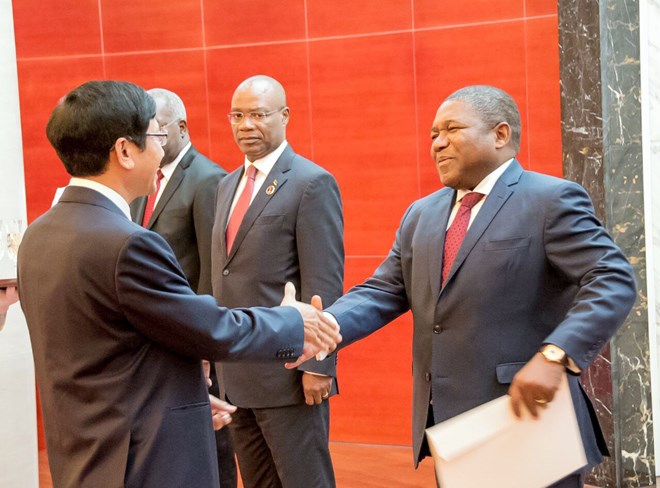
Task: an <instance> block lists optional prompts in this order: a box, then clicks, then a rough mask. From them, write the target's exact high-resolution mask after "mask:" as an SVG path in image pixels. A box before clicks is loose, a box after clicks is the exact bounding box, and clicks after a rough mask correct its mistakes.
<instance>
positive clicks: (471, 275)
mask: <svg viewBox="0 0 660 488" xmlns="http://www.w3.org/2000/svg"><path fill="white" fill-rule="evenodd" d="M455 194H456V192H455V191H454V190H453V189H451V188H443V189H441V190H439V191H437V192H435V193H433V194H431V195H429V196H427V197H425V198H422V199H421V200H418V201H416V202H415V203H413V204H412V205H411V206H410V208H409V209H408V210H407V212H406V213H405V215H404V217H403V220H402V221H401V226H400V228H399V230H398V232H397V235H396V241H395V243H394V246H393V247H392V250H391V251H390V253H389V255H388V257H387V258H386V259H385V261H384V262H383V263H382V264H381V265H380V267H379V268H378V269H377V270H376V271H375V273H374V274H373V276H372V277H371V278H369V279H368V280H367V281H366V282H364V283H363V284H361V285H359V286H357V287H355V288H353V289H352V290H350V291H349V292H348V294H347V295H345V296H344V297H342V298H341V299H339V300H338V301H337V302H336V303H335V304H334V305H332V306H331V307H329V309H328V311H329V312H330V313H332V314H333V315H334V316H335V317H336V318H337V320H338V322H339V324H340V325H341V333H342V336H343V343H342V344H341V346H342V347H345V346H347V345H348V344H350V343H352V342H354V341H357V340H359V339H361V338H363V337H365V336H367V335H369V334H371V333H372V332H374V331H376V330H378V329H379V328H381V327H383V326H384V325H386V324H387V323H389V322H390V321H392V320H393V319H395V318H396V317H398V316H399V315H401V314H402V313H404V312H406V311H407V310H409V309H411V310H412V313H413V317H414V337H413V384H414V394H413V450H414V456H415V462H418V461H419V459H420V454H422V444H423V440H424V428H425V427H426V421H427V417H428V415H427V414H428V411H429V401H430V399H431V397H432V399H433V402H432V403H433V407H432V408H433V418H434V421H435V423H438V422H442V421H443V420H446V419H448V418H450V417H453V416H455V415H457V414H459V413H462V412H464V411H466V410H468V409H470V408H473V407H475V406H477V405H480V404H482V403H484V402H487V401H489V400H492V399H494V398H496V397H499V396H501V395H504V394H506V393H507V390H508V388H509V386H510V383H511V381H512V379H513V376H514V375H515V373H516V372H517V371H518V370H520V368H521V367H522V366H523V365H524V364H525V363H526V362H527V361H529V359H530V358H531V357H532V356H533V355H534V354H535V353H536V352H537V351H538V350H539V348H540V347H541V346H542V345H543V344H545V343H552V344H556V345H557V346H559V347H561V348H562V349H563V350H564V351H566V353H567V354H568V355H569V356H570V357H571V358H572V359H573V360H574V361H575V363H576V364H577V366H578V367H579V368H581V369H582V370H584V369H585V368H587V366H589V364H590V363H591V361H592V360H593V359H594V358H595V357H596V354H597V353H598V351H599V350H600V349H601V348H602V347H603V345H604V344H606V342H607V341H608V340H609V339H610V337H611V336H612V335H613V334H614V332H615V331H616V330H617V328H618V327H619V326H620V325H621V324H622V323H623V321H624V320H625V318H626V316H627V315H628V312H629V311H630V308H631V307H632V304H633V302H634V300H635V295H636V291H635V283H634V280H633V276H632V270H631V267H630V265H629V263H628V261H627V260H626V258H625V257H624V256H623V254H622V253H621V251H620V250H619V248H618V247H617V246H616V245H615V244H614V243H613V242H612V240H611V238H610V236H609V235H608V234H607V232H606V231H605V229H604V228H603V227H602V225H601V224H600V222H599V221H598V220H597V219H596V217H595V216H594V212H593V207H592V204H591V200H590V199H589V196H588V195H587V193H586V192H585V191H584V189H583V188H582V187H580V186H579V185H577V184H575V183H572V182H569V181H566V180H562V179H559V178H554V177H551V176H547V175H541V174H538V173H533V172H528V171H524V170H523V169H522V167H521V166H520V164H519V163H518V162H517V161H515V160H514V161H513V162H512V163H511V165H510V166H509V167H508V168H507V169H506V171H505V172H504V173H503V175H502V176H501V177H500V178H499V180H498V181H497V183H496V184H495V186H494V188H493V190H492V192H491V193H490V194H489V195H488V197H487V198H486V199H485V201H484V203H483V206H482V208H481V209H480V211H479V213H478V214H477V216H476V218H475V219H474V221H473V223H472V225H471V226H470V228H469V230H468V232H467V235H466V237H465V240H464V241H463V244H462V246H461V248H460V250H459V252H458V255H457V257H456V259H455V261H454V263H453V265H452V269H451V271H450V274H449V276H448V278H447V280H446V283H445V284H444V286H442V287H441V282H440V281H441V279H440V275H441V270H442V258H443V246H444V239H445V233H446V228H447V222H448V219H449V216H450V212H451V209H452V206H453V204H454V202H455V198H456V196H455ZM569 383H570V388H571V393H572V396H573V401H574V404H575V409H576V413H577V417H578V422H579V425H580V429H581V432H582V437H583V441H584V445H585V450H586V454H587V459H588V462H589V464H590V465H593V464H596V463H598V462H600V461H601V459H602V458H601V453H602V451H603V450H604V449H605V447H604V443H603V442H602V434H601V432H600V428H599V426H598V422H597V420H596V419H595V415H594V412H593V408H592V406H591V404H590V402H589V400H588V398H587V397H586V395H585V393H584V391H583V390H582V388H581V386H580V384H579V381H578V377H577V376H569Z"/></svg>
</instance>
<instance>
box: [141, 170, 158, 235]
mask: <svg viewBox="0 0 660 488" xmlns="http://www.w3.org/2000/svg"><path fill="white" fill-rule="evenodd" d="M156 174H157V175H158V179H157V180H156V191H155V192H153V193H152V194H151V195H149V196H148V197H147V205H146V206H145V207H144V216H143V217H142V227H146V226H147V225H148V224H149V219H151V216H152V215H153V214H154V207H155V206H156V198H157V197H158V192H159V191H160V182H161V180H162V179H163V172H162V171H161V170H160V169H159V170H158V173H156Z"/></svg>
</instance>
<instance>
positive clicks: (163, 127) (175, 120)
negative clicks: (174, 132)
mask: <svg viewBox="0 0 660 488" xmlns="http://www.w3.org/2000/svg"><path fill="white" fill-rule="evenodd" d="M180 120H181V119H174V120H170V121H169V122H168V123H167V124H165V125H161V126H160V127H159V129H160V130H161V131H162V130H164V129H167V128H168V127H169V126H170V125H172V124H175V123H177V122H179V121H180ZM163 145H165V144H163Z"/></svg>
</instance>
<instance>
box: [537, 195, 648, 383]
mask: <svg viewBox="0 0 660 488" xmlns="http://www.w3.org/2000/svg"><path fill="white" fill-rule="evenodd" d="M550 205H551V209H550V210H549V212H548V214H547V216H546V219H545V227H544V245H545V250H546V255H547V257H548V260H549V261H550V263H551V265H552V266H554V267H555V268H556V269H557V270H558V271H559V272H560V273H561V274H562V275H564V276H565V277H566V279H567V280H569V281H570V282H572V283H574V284H575V285H576V286H577V288H578V292H577V295H576V297H575V300H574V302H573V305H572V307H571V308H570V310H569V311H568V313H567V314H566V317H565V319H564V320H563V321H562V322H561V323H560V324H559V325H558V326H557V327H556V329H555V330H554V331H553V332H552V333H551V334H550V335H549V336H548V337H547V338H546V340H545V342H546V343H552V344H556V345H557V346H559V347H561V348H562V349H563V350H564V351H566V353H567V354H568V355H569V356H570V357H571V358H572V359H573V361H575V363H576V364H577V365H578V367H579V368H580V369H581V370H584V369H585V368H586V367H587V366H588V365H589V364H590V363H591V361H593V359H594V358H595V356H596V354H597V353H598V351H599V350H600V349H601V348H602V347H603V345H604V344H605V343H606V342H607V341H608V340H609V339H610V338H611V337H612V335H614V333H615V332H616V330H617V329H618V328H619V327H620V326H621V324H623V322H624V320H625V319H626V317H627V316H628V313H629V311H630V309H631V307H632V306H633V303H634V301H635V296H636V287H635V281H634V278H633V273H632V268H631V266H630V264H629V263H628V260H627V259H626V258H625V256H624V255H623V254H622V253H621V250H620V249H619V248H618V246H617V245H616V244H615V243H614V242H613V241H612V239H611V238H610V236H609V235H608V234H607V232H606V231H605V229H604V228H603V227H602V225H601V224H600V222H599V221H598V220H597V219H596V217H595V215H594V211H593V207H592V204H591V200H590V198H589V196H588V195H587V193H586V191H585V190H584V189H583V188H582V187H580V186H579V185H577V184H574V183H567V184H564V185H561V186H560V187H559V189H558V190H557V194H556V195H553V198H552V200H551V204H550Z"/></svg>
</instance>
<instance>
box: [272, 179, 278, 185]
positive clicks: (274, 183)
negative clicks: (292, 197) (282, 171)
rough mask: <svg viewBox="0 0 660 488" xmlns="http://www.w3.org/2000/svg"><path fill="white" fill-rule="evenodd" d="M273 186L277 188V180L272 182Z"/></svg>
mask: <svg viewBox="0 0 660 488" xmlns="http://www.w3.org/2000/svg"><path fill="white" fill-rule="evenodd" d="M273 186H277V178H275V179H274V180H273Z"/></svg>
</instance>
